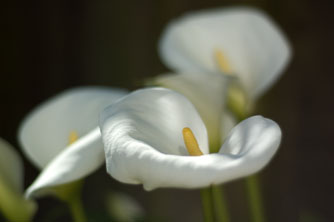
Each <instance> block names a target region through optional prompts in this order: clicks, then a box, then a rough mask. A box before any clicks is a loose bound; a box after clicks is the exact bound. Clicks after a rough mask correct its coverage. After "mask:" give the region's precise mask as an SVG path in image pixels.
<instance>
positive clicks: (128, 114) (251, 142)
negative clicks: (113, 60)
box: [100, 88, 281, 190]
mask: <svg viewBox="0 0 334 222" xmlns="http://www.w3.org/2000/svg"><path fill="white" fill-rule="evenodd" d="M100 121H101V122H100V126H101V130H102V137H103V142H104V145H105V153H106V162H107V171H108V173H109V174H110V175H111V176H113V177H114V178H115V179H117V180H119V181H121V182H125V183H131V184H143V185H144V188H145V189H146V190H152V189H155V188H158V187H179V188H199V187H205V186H209V185H211V184H220V183H224V182H227V181H230V180H233V179H237V178H240V177H243V176H247V175H250V174H252V173H255V172H256V171H258V170H260V169H261V168H262V167H263V166H264V165H265V164H267V163H268V161H269V160H270V159H271V157H272V156H273V154H274V153H275V151H276V150H277V148H278V145H279V142H280V137H281V131H280V129H279V127H278V125H277V124H276V123H274V122H273V121H271V120H268V119H265V118H263V117H260V116H256V117H253V118H250V119H247V120H245V121H243V122H242V123H240V124H239V125H237V126H236V127H235V128H234V129H233V130H232V132H231V133H230V134H229V136H228V137H227V138H226V142H225V144H224V145H223V147H222V149H221V151H220V152H219V153H216V154H208V150H207V139H206V136H207V135H206V131H205V127H204V125H203V123H202V122H201V120H200V118H199V115H198V114H197V112H196V110H195V109H194V108H193V107H192V105H191V104H190V103H189V101H187V99H185V98H184V97H183V96H181V95H180V94H178V93H175V92H173V91H171V90H167V89H161V88H152V89H144V90H139V91H136V92H134V93H132V94H130V95H129V96H127V97H124V98H123V99H122V100H120V101H119V102H117V103H115V104H113V105H111V106H110V107H108V108H107V109H106V110H105V111H104V112H103V114H102V117H101V120H100ZM185 126H187V127H189V128H191V129H192V130H193V132H194V135H195V137H196V139H197V141H198V144H199V147H200V149H201V151H202V153H203V154H204V155H202V156H189V154H188V153H187V151H186V148H185V145H184V141H182V134H181V130H182V128H183V127H185Z"/></svg>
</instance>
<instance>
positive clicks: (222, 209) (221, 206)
mask: <svg viewBox="0 0 334 222" xmlns="http://www.w3.org/2000/svg"><path fill="white" fill-rule="evenodd" d="M211 189H212V192H211V194H212V199H213V204H214V209H215V210H214V212H215V218H216V221H217V222H229V221H230V216H229V213H228V208H227V202H226V198H225V195H224V190H223V187H222V186H215V185H212V187H211Z"/></svg>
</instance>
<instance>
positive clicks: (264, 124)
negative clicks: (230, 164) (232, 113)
mask: <svg viewBox="0 0 334 222" xmlns="http://www.w3.org/2000/svg"><path fill="white" fill-rule="evenodd" d="M281 134H282V133H281V130H280V128H279V126H278V125H277V124H276V123H275V122H274V121H272V120H270V119H266V118H264V117H262V116H253V117H250V118H248V119H246V120H244V121H242V122H241V123H239V124H238V125H237V126H236V127H234V128H233V129H232V130H231V132H230V133H229V135H228V137H227V138H226V139H225V141H224V145H223V146H222V148H221V149H220V151H219V153H221V154H225V155H233V156H235V157H238V158H239V163H238V165H239V166H238V167H236V169H235V173H237V174H239V175H241V176H245V175H246V174H252V173H255V172H257V171H259V170H260V169H262V168H263V167H264V166H265V165H266V164H267V163H268V162H269V161H270V159H271V158H272V157H273V155H274V154H275V153H276V151H277V149H278V147H279V144H280V142H281ZM243 174H244V175H243Z"/></svg>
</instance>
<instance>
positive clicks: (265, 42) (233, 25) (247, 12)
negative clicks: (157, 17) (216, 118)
mask: <svg viewBox="0 0 334 222" xmlns="http://www.w3.org/2000/svg"><path fill="white" fill-rule="evenodd" d="M159 54H160V56H161V58H162V60H163V62H164V63H165V65H166V66H167V67H169V68H170V69H172V70H173V71H175V72H186V73H188V74H192V73H194V72H203V73H205V74H207V78H208V80H207V82H210V76H209V74H210V73H216V72H219V73H224V74H226V75H231V76H234V77H236V82H237V84H236V85H238V88H240V89H241V91H243V94H244V96H246V97H247V100H248V101H254V100H255V99H257V98H258V97H259V96H260V95H262V94H263V93H264V92H265V91H266V90H267V89H268V88H269V87H270V86H271V85H272V84H273V83H274V82H275V81H276V80H277V78H279V76H280V75H281V74H282V71H283V70H284V68H285V67H286V65H287V63H288V61H289V59H290V54H291V50H290V47H289V44H288V42H287V40H286V38H285V36H284V35H283V33H282V32H281V31H280V29H279V28H278V26H277V25H276V24H275V23H274V22H273V21H272V20H271V19H270V18H269V16H268V15H266V14H265V13H264V12H262V11H260V10H257V9H254V8H249V7H234V8H225V9H213V10H204V11H200V12H195V13H189V14H186V15H184V16H182V17H180V18H178V19H175V20H174V21H172V22H171V23H170V24H169V25H168V26H167V28H166V29H165V31H164V32H163V35H162V38H161V40H160V43H159Z"/></svg>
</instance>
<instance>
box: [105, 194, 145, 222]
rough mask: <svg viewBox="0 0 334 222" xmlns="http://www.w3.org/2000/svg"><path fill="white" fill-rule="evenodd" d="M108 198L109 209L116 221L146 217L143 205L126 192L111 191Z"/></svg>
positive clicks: (129, 220) (126, 221)
mask: <svg viewBox="0 0 334 222" xmlns="http://www.w3.org/2000/svg"><path fill="white" fill-rule="evenodd" d="M106 200H107V202H106V205H107V210H108V212H109V214H110V215H111V216H112V217H113V218H114V219H115V220H116V221H122V222H131V221H138V220H139V219H143V218H144V215H145V212H144V209H143V208H142V207H141V205H140V204H139V203H138V202H137V201H136V200H135V199H134V198H132V197H131V196H129V195H127V194H125V193H120V192H112V193H109V194H108V195H107V199H106Z"/></svg>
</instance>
